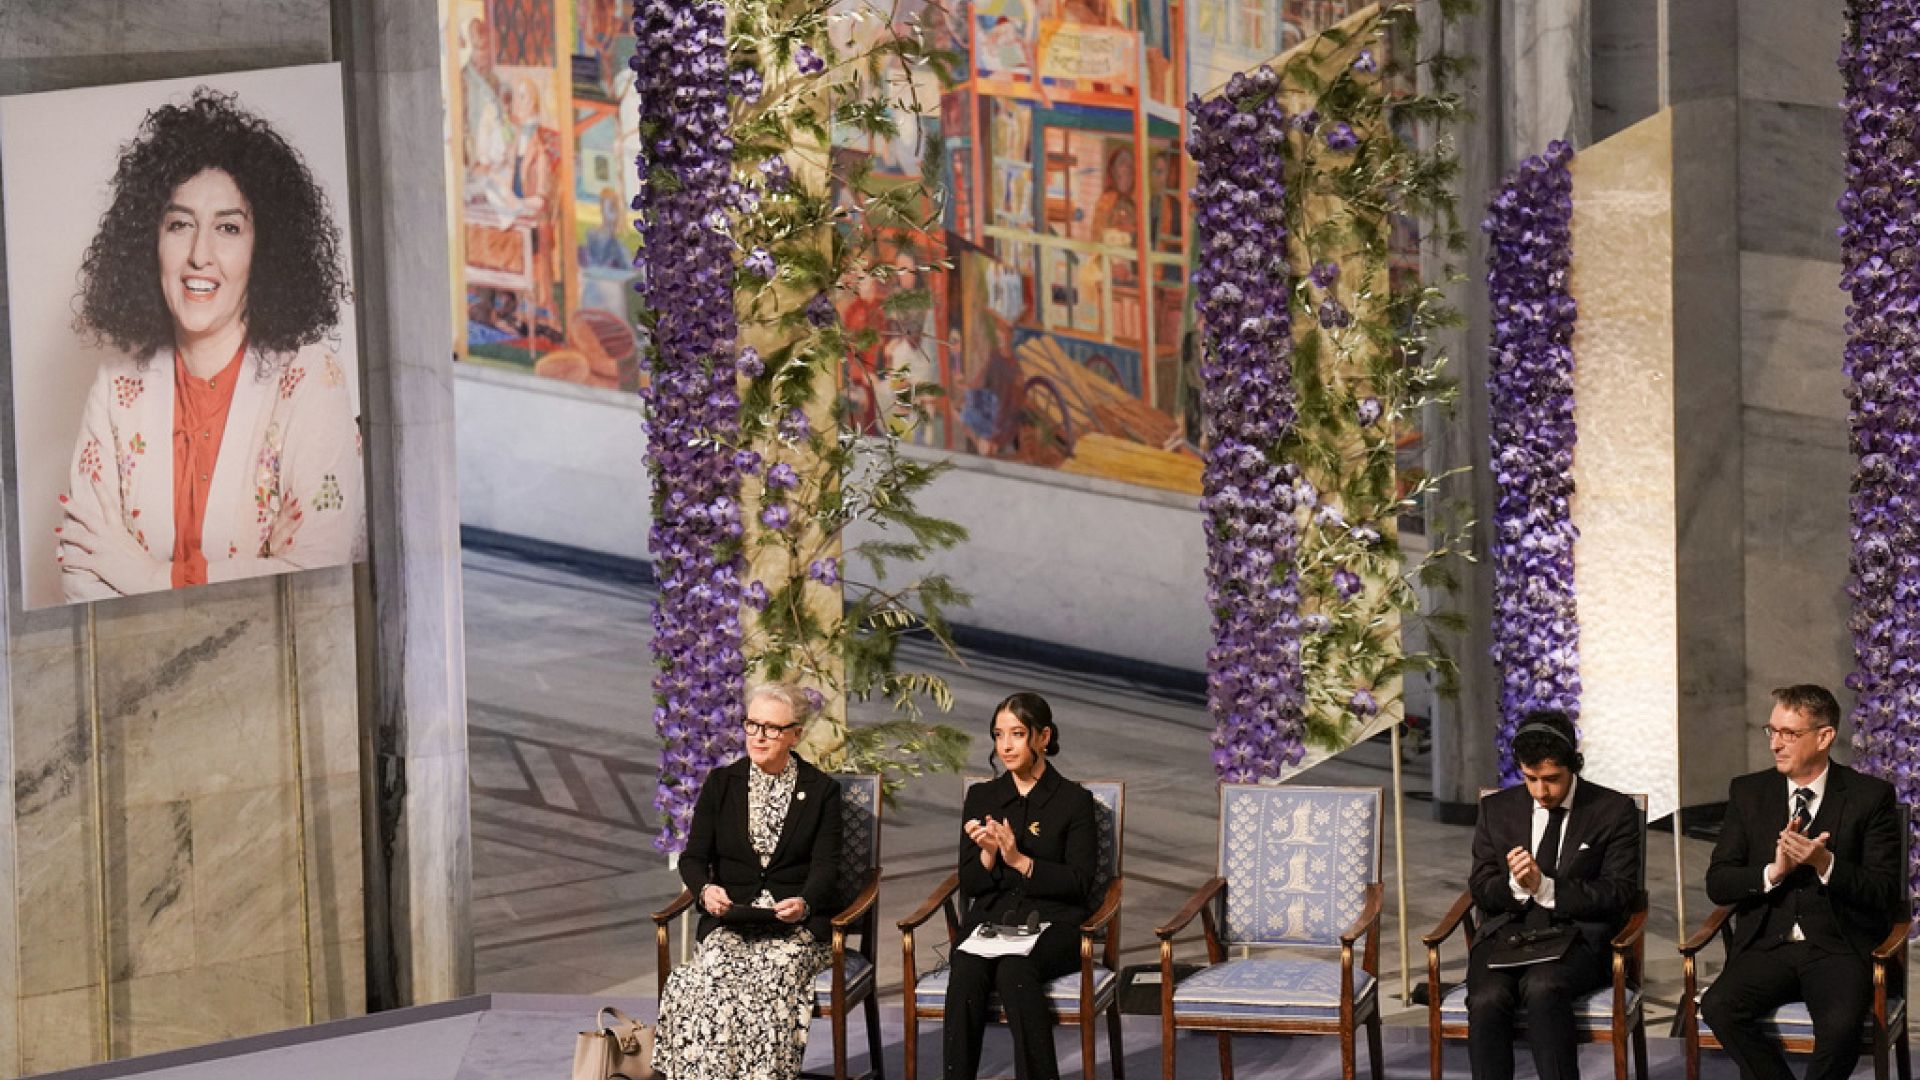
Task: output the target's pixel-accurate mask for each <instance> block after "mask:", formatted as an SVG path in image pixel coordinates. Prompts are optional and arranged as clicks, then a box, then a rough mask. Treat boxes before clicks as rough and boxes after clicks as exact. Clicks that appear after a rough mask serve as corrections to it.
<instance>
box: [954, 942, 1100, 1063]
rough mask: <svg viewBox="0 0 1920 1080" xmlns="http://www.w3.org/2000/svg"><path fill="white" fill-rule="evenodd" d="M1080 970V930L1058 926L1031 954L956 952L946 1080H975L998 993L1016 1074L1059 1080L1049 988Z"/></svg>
mask: <svg viewBox="0 0 1920 1080" xmlns="http://www.w3.org/2000/svg"><path fill="white" fill-rule="evenodd" d="M1079 967H1080V927H1079V926H1078V925H1076V924H1073V923H1058V922H1056V923H1054V924H1053V925H1052V926H1049V927H1048V928H1047V929H1046V932H1045V933H1042V934H1041V935H1040V940H1039V941H1036V942H1034V945H1033V952H1031V953H1029V954H1027V955H1026V956H1001V957H997V958H995V959H992V960H988V959H986V958H985V957H979V956H975V955H973V954H972V953H965V952H961V951H959V950H958V949H955V950H954V953H953V966H952V971H951V972H949V974H948V975H947V1016H946V1020H945V1021H944V1025H943V1030H942V1032H941V1037H942V1039H943V1042H944V1049H945V1052H946V1057H945V1062H946V1070H945V1073H944V1074H943V1075H944V1076H945V1078H946V1080H976V1078H977V1077H978V1076H979V1075H980V1041H981V1039H982V1037H983V1036H984V1035H985V1033H986V1030H987V1015H988V1014H987V995H988V993H990V992H994V991H997V992H998V993H999V994H1000V1002H1001V1004H1002V1005H1004V1006H1006V1010H1007V1026H1008V1027H1010V1028H1012V1029H1013V1072H1014V1076H1015V1077H1017V1078H1018V1080H1058V1077H1059V1076H1060V1062H1059V1059H1058V1058H1057V1057H1055V1055H1054V1052H1053V1009H1052V1008H1051V1007H1049V1006H1048V1005H1047V984H1048V983H1049V982H1052V981H1053V980H1055V979H1057V978H1059V977H1060V976H1062V975H1065V974H1067V973H1069V972H1072V971H1075V970H1078V969H1079Z"/></svg>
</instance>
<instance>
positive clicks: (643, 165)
mask: <svg viewBox="0 0 1920 1080" xmlns="http://www.w3.org/2000/svg"><path fill="white" fill-rule="evenodd" d="M633 30H634V37H635V39H636V41H635V51H634V57H633V60H632V67H633V70H634V73H635V76H636V77H635V91H636V94H637V96H638V98H639V100H640V128H639V130H640V139H639V143H640V154H639V158H638V161H637V163H636V164H637V166H638V168H639V171H640V181H641V184H640V194H639V195H638V196H637V197H636V198H635V200H634V207H633V208H634V210H635V211H636V212H637V213H638V214H639V218H638V220H637V222H636V227H637V228H638V229H639V231H640V237H641V245H640V254H639V257H638V259H637V260H636V265H637V266H638V267H639V268H640V269H641V270H642V271H643V279H642V284H641V285H639V286H637V288H638V289H639V290H640V292H641V295H642V296H643V297H644V298H645V304H646V308H647V312H648V314H647V319H648V321H649V323H650V326H649V328H650V330H651V346H650V355H649V360H650V371H651V373H652V380H651V385H650V386H649V388H648V389H647V390H646V391H645V392H644V394H643V397H644V400H645V403H646V406H647V453H648V466H649V468H650V470H651V472H652V474H653V528H652V531H651V533H650V535H649V537H648V549H649V551H650V552H651V554H652V556H653V566H654V575H655V577H656V579H657V580H658V583H659V596H658V599H657V600H656V601H655V604H654V611H653V653H654V663H655V666H656V669H657V674H656V675H655V676H654V681H653V692H654V710H653V720H654V725H655V726H656V727H657V728H658V729H659V732H660V738H661V744H662V750H661V760H660V783H659V788H658V789H657V790H656V792H655V794H654V800H653V801H654V807H655V808H656V809H658V810H659V811H660V813H661V817H662V822H661V830H660V834H659V835H658V836H657V837H656V838H655V840H654V846H655V847H657V848H659V849H660V850H662V851H666V852H670V853H671V852H678V851H680V850H682V849H683V848H685V847H686V842H687V827H688V824H689V822H690V821H691V819H692V817H693V804H694V800H695V798H696V796H697V795H698V794H699V790H700V784H701V782H702V781H704V780H705V779H706V775H707V772H708V770H710V769H712V768H713V767H714V766H715V765H718V764H721V763H723V762H725V761H728V760H730V759H731V758H733V757H736V756H738V754H739V752H740V720H741V714H740V708H741V698H742V696H743V692H744V689H745V686H744V681H745V675H744V672H745V660H744V657H743V656H742V654H741V650H740V639H741V628H740V614H739V613H740V598H741V596H740V594H741V584H740V576H739V571H740V566H741V558H740V536H741V524H740V511H739V504H738V493H739V486H740V470H741V466H742V465H743V464H744V462H742V461H739V460H737V459H736V453H735V451H733V450H731V449H729V448H728V447H729V445H730V444H732V443H733V442H734V441H735V439H734V433H735V432H736V430H737V429H738V427H739V422H740V420H739V413H740V400H739V395H738V393H737V391H736V389H735V385H734V370H735V367H734V364H735V358H734V347H735V340H734V339H735V334H736V327H735V322H734V307H733V280H734V267H733V242H732V239H731V236H730V234H729V231H728V228H729V218H728V211H729V210H730V209H732V208H733V202H734V200H735V199H736V198H737V194H736V193H730V188H729V184H730V173H731V168H732V150H733V143H732V140H731V139H730V138H729V137H728V116H727V96H728V90H729V79H730V77H729V71H728V61H727V35H726V9H725V7H724V6H723V5H722V4H721V3H719V2H718V0H638V2H637V3H636V5H635V8H634V18H633Z"/></svg>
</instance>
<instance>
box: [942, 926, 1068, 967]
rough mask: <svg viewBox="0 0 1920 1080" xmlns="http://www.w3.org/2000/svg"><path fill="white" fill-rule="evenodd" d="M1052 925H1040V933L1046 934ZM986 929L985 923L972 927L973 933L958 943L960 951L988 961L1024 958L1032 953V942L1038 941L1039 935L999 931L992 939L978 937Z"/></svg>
mask: <svg viewBox="0 0 1920 1080" xmlns="http://www.w3.org/2000/svg"><path fill="white" fill-rule="evenodd" d="M1052 925H1053V924H1052V923H1041V924H1040V932H1041V933H1044V932H1046V929H1047V927H1049V926H1052ZM986 928H987V924H986V923H981V924H980V925H979V926H976V927H974V928H973V933H971V934H968V935H967V940H965V941H963V942H961V943H960V951H961V952H963V953H972V954H973V955H975V956H984V957H986V958H988V959H992V958H994V957H996V956H1026V955H1028V954H1030V953H1032V952H1033V944H1034V942H1036V941H1039V940H1040V934H1039V933H1034V934H1027V933H1019V934H1009V933H1006V932H1005V931H999V930H997V931H995V932H994V934H993V936H992V937H982V936H980V931H982V930H984V929H986Z"/></svg>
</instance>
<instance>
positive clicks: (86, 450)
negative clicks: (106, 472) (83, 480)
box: [80, 439, 100, 484]
mask: <svg viewBox="0 0 1920 1080" xmlns="http://www.w3.org/2000/svg"><path fill="white" fill-rule="evenodd" d="M80 471H81V472H83V473H85V474H86V476H87V479H88V480H91V481H93V482H94V483H96V484H97V483H99V482H100V440H99V439H88V440H87V445H86V446H84V447H82V448H81V449H80Z"/></svg>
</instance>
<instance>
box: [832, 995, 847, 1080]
mask: <svg viewBox="0 0 1920 1080" xmlns="http://www.w3.org/2000/svg"><path fill="white" fill-rule="evenodd" d="M833 1080H847V1007H846V1005H845V1003H841V1004H840V1005H838V1006H836V1007H835V1008H834V1010H833Z"/></svg>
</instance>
